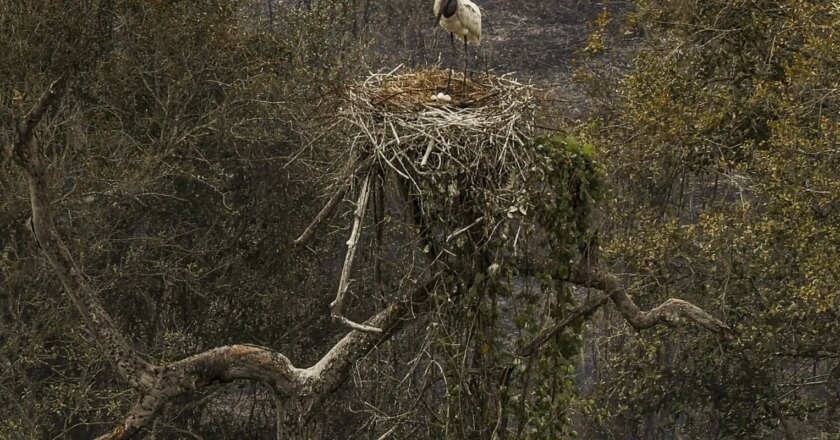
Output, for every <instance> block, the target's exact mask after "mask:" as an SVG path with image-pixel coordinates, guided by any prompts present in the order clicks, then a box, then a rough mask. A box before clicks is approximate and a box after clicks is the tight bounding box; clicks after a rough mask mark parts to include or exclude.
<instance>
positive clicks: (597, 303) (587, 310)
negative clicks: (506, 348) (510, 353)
mask: <svg viewBox="0 0 840 440" xmlns="http://www.w3.org/2000/svg"><path fill="white" fill-rule="evenodd" d="M609 300H610V295H603V296H601V297H600V298H598V299H596V300H594V301H589V302H587V303H586V304H584V305H582V306H580V307H577V308H575V309H574V310H572V311H571V312H570V313H569V316H566V318H565V319H563V320H562V321H560V322H559V323H557V324H555V325H554V326H553V327H551V328H549V329H548V330H544V331H542V332H540V334H539V335H538V336H537V337H535V338H534V339H533V340H531V342H529V343H527V344H525V345H523V346H522V347H519V349H518V350H516V355H517V356H520V357H528V356H531V355H532V354H534V353H535V352H536V351H537V350H538V349H539V348H540V347H542V345H543V344H545V342H546V341H548V340H549V339H550V338H551V337H552V336H554V335H556V334H557V333H559V332H561V331H562V330H563V329H565V328H566V327H568V326H569V325H570V324H572V323H574V322H575V321H576V320H578V319H579V318H583V317H585V316H586V315H589V314H591V313H592V312H594V311H596V310H598V309H599V308H601V306H603V305H604V304H606V303H607V302H608V301H609Z"/></svg>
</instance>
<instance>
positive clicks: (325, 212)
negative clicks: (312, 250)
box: [294, 183, 349, 246]
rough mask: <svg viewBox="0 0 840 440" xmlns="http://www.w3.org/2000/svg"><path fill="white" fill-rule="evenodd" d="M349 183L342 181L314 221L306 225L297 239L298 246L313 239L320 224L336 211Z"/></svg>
mask: <svg viewBox="0 0 840 440" xmlns="http://www.w3.org/2000/svg"><path fill="white" fill-rule="evenodd" d="M348 187H349V185H348V184H347V183H342V184H341V185H340V186H339V188H338V190H337V191H336V192H335V193H334V194H333V195H332V197H330V200H329V201H327V204H326V205H324V207H323V208H321V211H320V212H318V215H316V216H315V219H313V220H312V223H310V224H309V226H307V227H306V230H304V231H303V234H300V237H298V238H297V239H295V241H294V244H295V245H296V246H304V245H306V244H307V243H309V241H310V240H312V237H313V236H314V235H315V231H316V230H317V229H318V226H320V225H321V223H323V222H324V220H326V218H327V217H329V216H330V215H331V214H332V213H333V212H334V211H335V208H336V207H337V206H338V203H339V202H341V201H342V200H343V199H344V195H345V194H347V188H348Z"/></svg>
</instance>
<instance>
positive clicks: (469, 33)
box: [435, 0, 481, 44]
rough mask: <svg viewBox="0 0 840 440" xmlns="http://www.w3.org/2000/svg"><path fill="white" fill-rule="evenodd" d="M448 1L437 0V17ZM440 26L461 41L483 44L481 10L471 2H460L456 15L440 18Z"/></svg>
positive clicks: (459, 0) (467, 0) (460, 0)
mask: <svg viewBox="0 0 840 440" xmlns="http://www.w3.org/2000/svg"><path fill="white" fill-rule="evenodd" d="M445 2H446V0H435V16H438V15H440V8H442V7H444V5H445ZM440 25H441V26H442V27H443V28H444V29H446V30H447V31H449V32H451V33H452V34H454V35H455V36H457V37H458V38H459V39H462V40H465V41H466V42H468V43H475V44H479V43H481V10H480V9H479V8H478V5H476V4H475V3H473V2H471V1H470V0H458V6H457V9H456V11H455V14H454V15H453V16H451V17H448V18H447V17H440Z"/></svg>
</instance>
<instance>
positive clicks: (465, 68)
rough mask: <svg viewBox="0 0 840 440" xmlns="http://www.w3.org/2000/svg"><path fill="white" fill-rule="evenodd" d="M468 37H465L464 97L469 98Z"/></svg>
mask: <svg viewBox="0 0 840 440" xmlns="http://www.w3.org/2000/svg"><path fill="white" fill-rule="evenodd" d="M468 60H469V57H468V56H467V37H464V97H465V98H466V97H467V61H468Z"/></svg>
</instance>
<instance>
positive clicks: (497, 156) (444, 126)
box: [343, 65, 536, 210]
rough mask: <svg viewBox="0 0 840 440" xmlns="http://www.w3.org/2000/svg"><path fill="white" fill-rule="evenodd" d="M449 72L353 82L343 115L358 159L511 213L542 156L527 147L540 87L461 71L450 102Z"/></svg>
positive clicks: (429, 70)
mask: <svg viewBox="0 0 840 440" xmlns="http://www.w3.org/2000/svg"><path fill="white" fill-rule="evenodd" d="M448 75H449V72H448V70H445V69H442V68H441V67H440V66H437V65H435V66H432V67H428V68H424V69H419V70H411V71H408V70H406V71H403V70H400V69H399V68H398V69H395V70H393V71H389V72H381V73H374V74H372V75H370V76H368V77H367V78H364V79H363V80H360V81H358V82H357V83H355V84H352V85H351V86H350V87H349V90H348V94H349V96H348V101H349V103H348V106H347V107H346V108H345V109H344V112H343V113H344V119H345V120H346V121H347V122H348V123H349V125H350V127H349V130H348V131H349V132H350V133H351V136H352V149H353V150H354V152H355V154H354V156H355V157H356V158H357V159H360V161H359V162H358V163H362V162H367V163H370V162H369V161H364V159H367V158H372V159H373V160H374V162H378V163H379V164H380V165H381V166H382V168H384V169H386V170H387V169H390V170H393V171H394V172H396V173H397V174H399V175H400V176H402V177H403V178H405V179H408V180H410V181H412V182H413V183H414V186H415V187H416V188H417V189H418V190H421V191H423V190H425V192H426V193H428V192H429V190H430V189H431V190H432V191H434V190H435V189H439V190H441V191H443V192H444V193H448V198H450V199H452V198H454V197H455V196H456V195H459V194H464V192H465V191H466V192H469V193H472V194H471V195H469V196H468V198H469V199H476V198H478V197H480V198H481V199H483V200H482V201H481V202H480V203H481V204H484V205H486V204H487V203H491V204H498V205H499V206H498V208H500V209H505V210H507V209H509V208H510V207H511V206H514V205H515V202H516V200H517V199H520V198H521V197H522V190H524V180H525V176H526V175H527V174H528V173H529V172H530V169H532V167H533V160H534V159H535V157H534V155H533V152H532V151H530V148H529V147H528V145H529V142H530V140H531V138H532V137H533V131H534V113H535V110H536V97H535V91H534V89H533V88H532V87H531V86H529V85H526V84H522V83H520V82H517V81H516V80H515V79H513V78H511V77H510V76H506V75H503V76H495V75H489V74H474V75H472V77H470V78H468V79H467V81H466V82H465V81H464V77H463V75H461V74H455V75H453V77H452V81H451V90H450V91H449V93H448V98H450V99H447V97H446V96H444V92H445V91H446V87H447V77H448ZM444 176H449V178H444ZM435 187H438V188H435ZM434 192H437V191H434ZM445 195H447V194H445ZM423 196H424V197H423V198H424V199H425V200H427V201H428V200H429V197H428V194H423ZM493 200H496V201H495V202H494V201H493ZM472 201H473V202H476V200H472ZM463 202H464V198H463V197H462V198H461V203H463ZM444 204H448V203H444ZM439 205H440V203H439ZM502 205H504V206H502Z"/></svg>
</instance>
